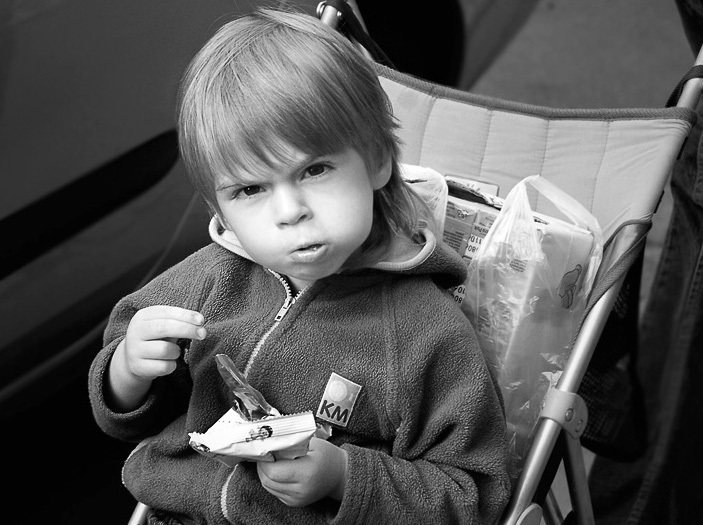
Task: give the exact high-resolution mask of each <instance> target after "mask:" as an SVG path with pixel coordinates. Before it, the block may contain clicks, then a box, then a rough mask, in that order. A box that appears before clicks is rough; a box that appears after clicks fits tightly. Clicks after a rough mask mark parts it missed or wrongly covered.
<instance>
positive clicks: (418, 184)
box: [400, 164, 449, 239]
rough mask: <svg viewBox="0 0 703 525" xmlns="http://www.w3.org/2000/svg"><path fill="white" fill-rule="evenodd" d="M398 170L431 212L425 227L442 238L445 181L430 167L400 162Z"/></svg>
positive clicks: (445, 206)
mask: <svg viewBox="0 0 703 525" xmlns="http://www.w3.org/2000/svg"><path fill="white" fill-rule="evenodd" d="M400 172H401V176H402V177H403V180H404V181H405V182H406V184H408V185H409V186H410V187H411V188H412V189H413V190H414V191H415V193H417V194H418V195H419V196H420V198H421V199H422V200H423V201H424V202H425V204H427V207H428V208H429V210H430V212H431V213H432V217H431V218H432V221H431V223H430V224H427V227H428V228H429V229H430V230H431V231H432V233H433V234H434V235H435V237H437V238H438V239H441V238H442V231H443V230H444V220H445V210H446V208H447V195H448V192H449V190H448V188H447V181H446V180H445V179H444V177H443V176H442V175H441V174H440V173H439V172H437V171H435V170H433V169H432V168H424V167H422V166H413V165H411V164H401V165H400Z"/></svg>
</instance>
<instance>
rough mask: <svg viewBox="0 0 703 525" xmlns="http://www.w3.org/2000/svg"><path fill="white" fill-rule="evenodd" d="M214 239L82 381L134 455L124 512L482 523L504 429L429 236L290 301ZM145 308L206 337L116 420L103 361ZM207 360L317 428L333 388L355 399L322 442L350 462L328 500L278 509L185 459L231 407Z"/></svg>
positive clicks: (245, 466) (253, 479) (212, 465)
mask: <svg viewBox="0 0 703 525" xmlns="http://www.w3.org/2000/svg"><path fill="white" fill-rule="evenodd" d="M211 233H212V236H213V239H214V240H215V241H216V242H215V243H213V244H211V245H209V246H207V247H205V248H203V249H202V250H200V251H198V252H196V253H195V254H193V255H191V256H190V257H188V258H187V259H185V260H184V261H182V262H181V263H179V264H178V265H176V266H174V267H172V268H171V269H169V270H167V271H166V272H164V273H163V274H162V275H160V276H158V277H157V278H155V279H154V280H153V281H151V282H150V283H148V284H147V285H146V286H144V287H143V288H142V289H140V290H139V291H137V292H135V293H133V294H131V295H129V296H127V297H125V298H124V299H122V300H121V301H120V302H119V303H118V304H117V305H116V307H115V308H114V310H113V312H112V315H111V318H110V322H109V325H108V327H107V329H106V331H105V336H104V344H105V346H104V348H103V349H102V350H101V351H100V353H99V354H98V355H97V356H96V358H95V359H94V361H93V364H92V367H91V370H90V377H89V393H90V399H91V403H92V407H93V412H94V415H95V418H96V421H97V423H98V424H99V426H100V427H101V428H102V429H103V430H104V431H105V432H106V433H107V434H109V435H111V436H113V437H115V438H118V439H121V440H127V441H133V442H135V443H139V445H138V446H137V448H136V449H135V450H134V452H133V453H132V454H131V455H130V457H129V458H128V459H127V461H126V463H125V466H124V469H123V482H124V484H125V486H126V487H127V489H128V490H129V491H130V492H131V493H132V494H133V495H134V496H135V498H136V499H137V500H139V501H141V502H142V503H145V504H146V505H149V506H150V507H152V508H154V509H159V510H160V511H165V512H166V513H168V514H170V515H171V516H183V517H184V521H187V522H189V523H190V522H195V523H208V524H220V523H222V524H230V523H231V524H234V523H252V524H257V525H260V524H261V523H266V524H277V523H301V524H316V523H332V524H363V523H369V524H394V523H398V524H412V523H418V524H429V523H431V524H435V525H436V524H442V523H462V524H465V525H468V524H488V523H493V522H495V520H496V518H497V517H498V516H499V515H500V513H501V511H502V509H503V508H504V506H505V504H506V502H507V500H508V498H509V494H510V481H509V477H508V472H507V465H508V448H507V443H506V438H505V435H506V427H505V420H504V415H503V412H502V408H501V406H502V405H501V400H500V398H499V394H498V393H497V392H496V389H495V387H494V383H493V381H492V379H491V376H490V373H489V369H488V366H487V365H486V361H485V359H484V357H483V355H482V353H481V351H480V349H479V346H478V343H477V340H476V337H475V335H474V333H473V331H472V328H471V326H470V324H469V322H468V321H467V319H466V318H465V317H464V315H463V314H462V312H461V311H460V309H459V308H458V307H457V306H456V304H455V303H454V301H453V300H452V298H451V297H450V295H449V294H448V292H447V291H446V288H448V287H450V286H454V285H458V284H460V283H462V282H463V281H464V278H465V276H466V273H465V272H466V269H465V265H464V263H463V262H462V260H461V258H460V257H459V256H458V255H457V254H456V253H454V252H453V251H452V250H451V249H449V248H447V247H446V246H445V245H444V244H442V243H441V241H437V240H436V239H435V238H434V236H433V235H432V234H431V233H429V232H426V235H425V237H426V242H425V244H424V246H421V247H420V249H418V250H415V251H414V252H411V253H410V255H407V253H408V250H407V249H400V250H395V251H394V256H393V257H394V258H393V259H392V260H387V261H384V262H381V263H378V264H376V265H374V266H373V267H370V268H366V269H363V270H359V271H354V272H343V273H340V274H336V275H332V276H330V277H327V278H324V279H321V280H319V281H317V282H315V283H314V284H312V285H311V286H309V287H307V288H306V289H304V290H302V291H300V292H299V293H297V294H296V295H294V294H292V293H291V289H290V287H289V285H288V283H287V281H286V279H285V278H284V277H283V276H281V275H278V274H276V273H275V272H272V271H270V270H267V269H266V268H263V267H262V266H260V265H258V264H256V263H254V262H252V261H251V260H249V259H248V258H247V257H246V253H242V251H241V249H237V248H236V246H233V243H234V244H236V239H235V240H234V241H233V240H232V239H228V238H226V235H225V234H223V232H221V231H217V230H216V229H211ZM156 304H167V305H173V306H180V307H184V308H189V309H193V310H197V311H199V312H201V313H202V314H203V315H204V317H205V319H206V324H205V327H206V329H207V332H208V336H207V337H206V338H205V339H204V340H202V341H192V343H191V344H190V347H189V348H188V350H187V352H186V353H185V355H184V356H183V357H184V359H183V360H182V361H181V362H180V364H179V366H178V367H177V369H176V371H175V372H173V373H172V374H170V375H167V376H164V377H161V378H158V379H156V380H155V381H154V382H153V384H152V387H151V390H150V392H149V394H148V397H147V398H146V400H145V401H144V402H143V404H142V405H141V406H140V407H138V408H137V409H136V410H134V411H132V412H129V413H120V412H117V411H114V410H112V409H111V407H110V406H109V404H108V403H107V402H106V398H105V396H104V384H105V378H106V373H107V370H108V366H109V363H110V358H111V356H112V354H113V353H114V351H115V349H116V347H117V346H118V344H119V343H120V341H121V340H122V339H123V338H124V335H125V332H126V330H127V326H128V324H129V322H130V319H131V318H132V316H133V315H134V314H135V313H136V312H137V311H138V310H139V309H142V308H144V307H146V306H149V305H156ZM219 353H224V354H227V355H228V356H230V357H231V358H232V360H233V361H234V363H235V365H236V366H237V367H238V368H239V369H240V370H242V371H245V374H246V376H247V378H248V380H249V382H250V383H251V384H252V385H253V386H254V387H255V388H256V389H258V390H259V391H260V392H261V393H262V394H263V395H264V397H265V398H266V400H267V401H268V402H269V403H270V404H271V405H272V406H274V407H276V408H277V409H278V410H279V411H280V412H281V413H283V414H294V413H299V412H303V411H307V410H311V411H313V412H314V413H316V414H318V409H319V408H320V405H321V398H322V396H323V394H324V392H325V388H326V386H327V384H328V381H329V380H330V377H331V375H332V374H337V375H338V376H341V377H343V378H345V379H346V380H348V381H351V382H353V383H355V384H357V385H360V387H361V390H360V392H359V394H358V396H357V398H356V401H355V404H354V406H353V409H352V410H351V411H349V412H347V413H343V412H341V411H337V417H338V418H340V421H339V422H338V423H339V424H337V425H335V428H334V429H333V433H332V436H331V437H330V438H329V440H330V442H332V443H333V444H335V445H337V446H340V447H342V448H344V449H345V450H346V451H347V453H348V469H347V481H346V485H345V490H344V494H343V498H342V500H341V502H337V501H334V500H332V499H331V498H323V499H321V500H319V501H317V502H316V503H313V504H310V505H308V506H305V507H300V508H293V507H288V506H286V505H285V504H283V503H282V502H281V501H279V500H278V499H277V498H275V497H274V496H272V495H271V494H269V493H268V492H266V491H265V490H264V489H263V487H262V486H261V483H260V481H259V479H258V475H257V470H256V465H255V464H254V463H253V462H243V463H240V464H238V465H237V466H236V467H234V468H230V467H227V466H226V465H223V464H221V463H219V462H217V461H216V460H214V459H211V458H208V457H205V456H204V455H202V454H199V453H198V452H196V451H195V450H193V449H192V448H191V447H190V446H189V436H188V434H189V433H190V432H200V433H202V432H205V431H207V429H208V428H209V427H210V426H211V425H213V423H215V422H216V421H217V420H218V419H219V418H220V416H222V415H223V414H224V413H225V412H226V411H227V410H229V408H230V407H231V405H230V400H231V398H230V393H229V392H228V389H227V386H226V384H225V383H224V381H223V380H222V378H221V376H220V374H219V372H218V370H217V364H216V360H215V358H214V356H215V355H216V354H219ZM330 413H332V414H334V412H333V411H330V410H329V406H328V407H327V415H330ZM342 416H343V417H342ZM345 425H346V426H345Z"/></svg>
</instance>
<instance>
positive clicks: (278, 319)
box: [275, 295, 293, 322]
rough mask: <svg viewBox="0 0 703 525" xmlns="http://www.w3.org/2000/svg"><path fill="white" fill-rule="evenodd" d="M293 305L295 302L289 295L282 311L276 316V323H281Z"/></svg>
mask: <svg viewBox="0 0 703 525" xmlns="http://www.w3.org/2000/svg"><path fill="white" fill-rule="evenodd" d="M291 304H293V300H292V299H291V298H290V295H289V296H288V297H286V300H285V301H284V302H283V306H281V309H280V310H279V311H278V313H277V314H276V319H275V322H279V321H280V320H281V319H283V316H284V315H286V313H288V309H289V308H290V305H291Z"/></svg>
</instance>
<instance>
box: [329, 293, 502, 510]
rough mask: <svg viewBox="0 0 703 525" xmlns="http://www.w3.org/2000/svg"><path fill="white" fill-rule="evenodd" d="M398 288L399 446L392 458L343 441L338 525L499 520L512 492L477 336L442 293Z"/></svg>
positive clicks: (395, 399) (393, 336) (392, 321)
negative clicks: (344, 477) (344, 474)
mask: <svg viewBox="0 0 703 525" xmlns="http://www.w3.org/2000/svg"><path fill="white" fill-rule="evenodd" d="M397 293H398V294H399V295H397V296H396V297H395V300H394V301H392V302H391V304H393V305H394V306H393V307H392V308H391V311H390V312H388V314H389V316H388V317H387V318H388V319H389V323H388V326H387V327H386V329H387V330H388V332H389V334H390V336H389V340H392V341H395V342H396V348H394V349H393V348H391V349H390V351H389V356H390V357H389V358H390V359H394V360H395V363H390V365H389V367H388V369H389V370H397V376H396V377H394V378H391V380H390V382H391V384H394V385H395V392H393V393H392V394H391V397H392V399H390V400H389V403H388V411H389V416H390V417H391V419H393V420H395V425H396V428H397V434H396V438H395V442H394V444H393V447H392V452H391V454H390V455H388V454H385V453H383V452H380V451H374V450H369V449H364V448H359V447H354V446H350V445H344V448H345V449H346V450H347V452H348V454H349V471H348V472H349V475H348V481H347V486H346V490H345V494H344V498H343V501H342V504H341V506H340V509H339V512H338V514H337V517H336V521H335V522H336V523H434V524H439V523H465V524H479V523H480V524H483V523H494V522H495V520H496V519H497V518H498V517H499V516H500V513H501V512H502V510H503V508H504V506H505V504H506V503H507V501H508V498H509V496H510V479H509V477H508V446H507V440H506V427H505V419H504V414H503V410H502V405H501V402H500V398H499V395H500V394H499V393H498V392H496V389H495V387H494V383H493V381H492V380H491V377H490V375H489V371H488V367H487V365H486V362H485V360H484V357H483V354H482V352H481V351H480V349H479V347H478V343H477V340H476V337H475V334H474V333H473V330H472V328H471V326H470V324H469V322H468V321H467V320H466V318H465V317H464V316H463V314H461V312H460V311H459V309H458V308H457V307H456V306H455V305H454V304H453V303H452V302H451V299H449V298H447V297H445V296H443V293H442V292H440V291H439V290H437V289H434V290H432V289H429V288H428V287H425V288H424V289H423V287H418V286H417V285H415V286H414V287H413V288H411V287H408V288H407V289H404V290H402V289H401V290H398V291H397ZM432 297H434V298H436V300H432V299H431V298H432ZM404 305H405V306H404ZM408 305H409V306H408Z"/></svg>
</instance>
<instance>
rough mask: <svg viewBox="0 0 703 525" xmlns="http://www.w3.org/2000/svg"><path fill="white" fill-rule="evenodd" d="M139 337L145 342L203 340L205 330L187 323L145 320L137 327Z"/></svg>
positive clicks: (164, 319)
mask: <svg viewBox="0 0 703 525" xmlns="http://www.w3.org/2000/svg"><path fill="white" fill-rule="evenodd" d="M138 330H139V337H140V338H141V339H143V340H145V341H150V340H155V339H176V340H177V339H198V340H202V339H205V337H206V336H207V330H206V329H205V328H204V327H202V326H199V325H195V324H193V323H190V322H187V321H180V320H175V319H167V318H158V319H151V320H147V321H146V322H144V323H142V324H141V325H140V326H139V329H138Z"/></svg>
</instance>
